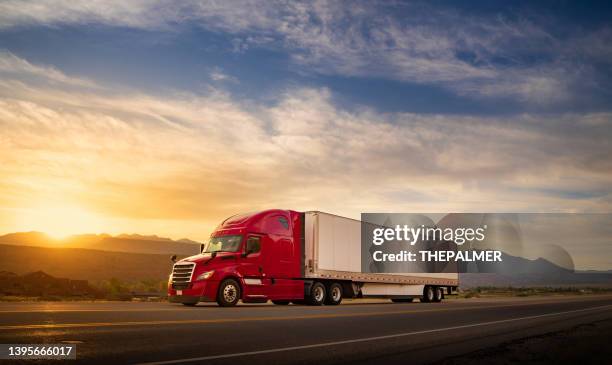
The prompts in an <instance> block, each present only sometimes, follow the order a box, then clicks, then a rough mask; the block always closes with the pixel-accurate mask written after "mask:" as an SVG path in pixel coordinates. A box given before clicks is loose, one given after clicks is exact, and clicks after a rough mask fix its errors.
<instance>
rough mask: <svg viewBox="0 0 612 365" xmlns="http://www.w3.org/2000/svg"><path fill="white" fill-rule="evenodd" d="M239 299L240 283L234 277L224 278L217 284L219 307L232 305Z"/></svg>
mask: <svg viewBox="0 0 612 365" xmlns="http://www.w3.org/2000/svg"><path fill="white" fill-rule="evenodd" d="M239 300H240V285H239V284H238V282H237V281H236V280H234V279H225V280H223V281H222V282H221V284H220V285H219V292H218V293H217V304H219V305H220V306H221V307H233V306H235V305H236V304H237V303H238V301H239Z"/></svg>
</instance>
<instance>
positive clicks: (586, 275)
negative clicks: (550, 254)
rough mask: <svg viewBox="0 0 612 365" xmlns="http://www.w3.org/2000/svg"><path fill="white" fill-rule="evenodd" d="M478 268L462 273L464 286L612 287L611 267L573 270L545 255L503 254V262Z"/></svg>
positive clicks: (461, 277)
mask: <svg viewBox="0 0 612 365" xmlns="http://www.w3.org/2000/svg"><path fill="white" fill-rule="evenodd" d="M481 264H482V263H481ZM478 269H479V270H480V272H475V271H468V272H466V273H460V274H459V283H460V285H461V287H463V288H473V287H477V286H494V287H504V286H512V287H529V286H554V287H563V286H597V287H612V272H611V271H610V270H607V271H594V270H589V271H573V270H568V269H566V268H562V267H560V266H557V265H555V264H553V263H552V262H550V261H548V260H545V259H543V258H538V259H535V260H529V259H526V258H523V257H517V256H512V255H508V254H505V253H502V264H501V265H500V264H499V263H495V264H490V263H489V264H487V263H484V264H482V265H480V266H479V267H478Z"/></svg>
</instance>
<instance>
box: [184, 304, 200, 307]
mask: <svg viewBox="0 0 612 365" xmlns="http://www.w3.org/2000/svg"><path fill="white" fill-rule="evenodd" d="M196 304H198V303H183V305H184V306H187V307H195V305H196Z"/></svg>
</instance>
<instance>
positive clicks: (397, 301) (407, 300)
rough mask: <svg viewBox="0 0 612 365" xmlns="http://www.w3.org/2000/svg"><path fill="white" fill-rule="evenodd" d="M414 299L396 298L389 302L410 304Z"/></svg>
mask: <svg viewBox="0 0 612 365" xmlns="http://www.w3.org/2000/svg"><path fill="white" fill-rule="evenodd" d="M413 300H414V299H412V298H396V299H391V301H392V302H393V303H412V301H413Z"/></svg>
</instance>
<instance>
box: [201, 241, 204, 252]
mask: <svg viewBox="0 0 612 365" xmlns="http://www.w3.org/2000/svg"><path fill="white" fill-rule="evenodd" d="M202 252H204V244H203V243H201V244H200V253H202Z"/></svg>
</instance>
